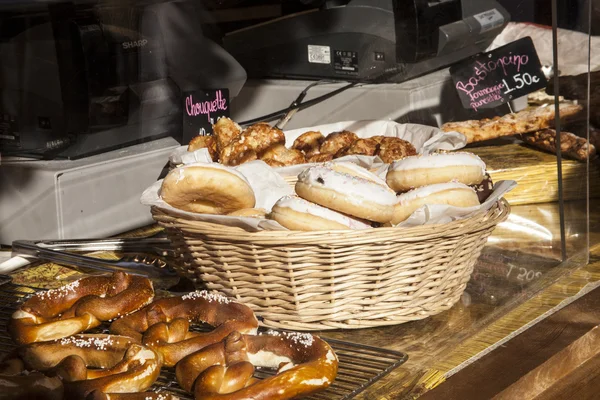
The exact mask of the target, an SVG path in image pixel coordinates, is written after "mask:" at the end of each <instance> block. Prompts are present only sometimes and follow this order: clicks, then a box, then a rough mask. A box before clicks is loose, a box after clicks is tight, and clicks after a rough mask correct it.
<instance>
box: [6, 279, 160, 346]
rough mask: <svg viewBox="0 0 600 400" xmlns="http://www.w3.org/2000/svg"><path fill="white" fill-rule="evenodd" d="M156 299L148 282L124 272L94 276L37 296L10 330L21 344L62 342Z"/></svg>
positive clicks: (15, 316) (26, 304) (16, 315)
mask: <svg viewBox="0 0 600 400" xmlns="http://www.w3.org/2000/svg"><path fill="white" fill-rule="evenodd" d="M153 298H154V289H153V288H152V282H151V281H150V280H149V279H147V278H144V277H141V276H135V275H129V274H125V273H123V272H115V273H113V274H112V275H111V276H91V277H88V278H83V279H80V280H78V281H74V282H72V283H70V284H68V285H65V286H63V287H60V288H58V289H54V290H48V291H45V292H38V293H36V294H35V295H34V296H33V297H31V298H30V299H28V300H27V301H25V302H24V303H23V304H22V305H21V306H20V307H19V308H18V309H17V311H15V312H14V314H13V315H12V318H11V320H10V322H9V325H8V329H9V332H10V334H11V336H12V338H13V340H14V341H15V342H17V343H18V344H27V343H33V342H41V341H47V340H54V339H60V338H63V337H67V336H70V335H74V334H77V333H81V332H84V331H86V330H88V329H92V328H95V327H97V326H98V325H100V324H101V323H102V322H103V321H110V320H112V319H115V318H117V317H119V316H123V315H126V314H129V313H131V312H133V311H136V310H138V309H140V308H142V307H143V306H145V305H146V304H148V303H150V302H151V301H152V299H153Z"/></svg>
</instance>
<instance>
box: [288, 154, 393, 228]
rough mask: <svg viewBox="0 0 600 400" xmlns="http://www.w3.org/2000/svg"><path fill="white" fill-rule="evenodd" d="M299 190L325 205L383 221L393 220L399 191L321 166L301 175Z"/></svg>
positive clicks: (297, 185) (356, 215)
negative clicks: (396, 192)
mask: <svg viewBox="0 0 600 400" xmlns="http://www.w3.org/2000/svg"><path fill="white" fill-rule="evenodd" d="M296 193H297V194H298V195H299V196H300V197H302V198H304V199H306V200H309V201H312V202H313V203H317V204H319V205H321V206H323V207H327V208H330V209H332V210H336V211H339V212H341V213H344V214H348V215H351V216H353V217H356V218H361V219H365V220H368V221H376V222H381V223H386V222H389V221H390V220H391V219H392V215H393V213H394V205H395V204H396V194H395V193H394V192H393V191H392V190H390V188H388V187H387V186H384V185H380V184H377V183H375V182H372V181H369V180H366V179H363V178H360V177H357V176H352V175H349V174H345V173H342V172H337V171H334V170H333V169H331V168H329V167H326V166H320V165H319V166H314V167H311V168H308V169H306V170H304V171H303V172H302V173H301V174H300V175H298V182H296Z"/></svg>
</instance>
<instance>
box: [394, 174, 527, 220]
mask: <svg viewBox="0 0 600 400" xmlns="http://www.w3.org/2000/svg"><path fill="white" fill-rule="evenodd" d="M516 186H517V182H516V181H498V182H496V183H495V184H494V189H493V191H492V193H491V194H490V196H489V197H488V198H487V200H486V201H485V202H483V203H482V204H481V205H479V206H475V207H453V206H448V205H424V206H422V207H420V208H419V209H417V210H415V212H413V213H412V214H411V215H410V217H408V218H407V219H406V220H404V221H402V222H400V223H399V224H398V225H395V226H396V227H397V228H407V227H411V226H420V225H432V224H447V223H448V222H452V221H456V220H459V219H465V218H468V217H470V216H471V215H473V214H474V213H476V212H478V211H488V210H489V209H490V208H492V206H493V205H494V204H495V203H496V202H497V201H498V200H500V199H501V198H502V196H504V195H505V194H506V193H508V192H510V191H511V190H513V189H514V188H515V187H516Z"/></svg>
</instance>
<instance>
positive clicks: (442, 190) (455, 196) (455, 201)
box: [391, 182, 479, 225]
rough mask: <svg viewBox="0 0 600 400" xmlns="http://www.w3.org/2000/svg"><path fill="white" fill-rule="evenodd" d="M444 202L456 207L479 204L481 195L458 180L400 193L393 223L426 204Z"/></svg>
mask: <svg viewBox="0 0 600 400" xmlns="http://www.w3.org/2000/svg"><path fill="white" fill-rule="evenodd" d="M426 204H427V205H434V204H442V205H449V206H454V207H473V206H478V205H479V197H478V196H477V193H475V190H474V189H473V188H472V187H469V186H467V185H465V184H462V183H458V182H450V183H436V184H433V185H428V186H423V187H420V188H418V189H414V190H411V191H410V192H406V193H403V194H401V195H398V204H396V206H395V207H394V217H393V218H392V222H391V223H392V225H396V224H399V223H400V222H402V221H404V220H405V219H407V218H408V217H410V215H411V214H412V213H413V212H415V210H417V209H418V208H419V207H421V206H424V205H426Z"/></svg>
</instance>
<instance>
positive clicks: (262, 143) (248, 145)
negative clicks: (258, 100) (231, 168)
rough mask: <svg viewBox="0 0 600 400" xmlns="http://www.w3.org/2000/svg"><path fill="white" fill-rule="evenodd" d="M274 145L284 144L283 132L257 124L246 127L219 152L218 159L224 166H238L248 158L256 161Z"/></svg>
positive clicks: (265, 124)
mask: <svg viewBox="0 0 600 400" xmlns="http://www.w3.org/2000/svg"><path fill="white" fill-rule="evenodd" d="M275 144H285V135H284V133H283V131H282V130H280V129H277V128H273V127H272V126H271V125H269V124H268V123H266V122H259V123H257V124H254V125H252V126H250V127H248V128H247V129H246V130H245V131H243V132H242V133H241V134H240V135H239V136H238V137H237V138H235V139H234V140H233V141H232V142H230V143H229V144H228V145H227V146H225V148H223V149H222V150H220V154H219V157H220V160H221V163H223V164H225V165H239V164H242V163H244V162H247V161H250V160H249V159H248V157H250V158H252V157H254V158H253V159H256V156H257V155H260V154H261V153H262V152H264V151H265V150H267V149H268V148H269V147H271V146H273V145H275Z"/></svg>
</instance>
